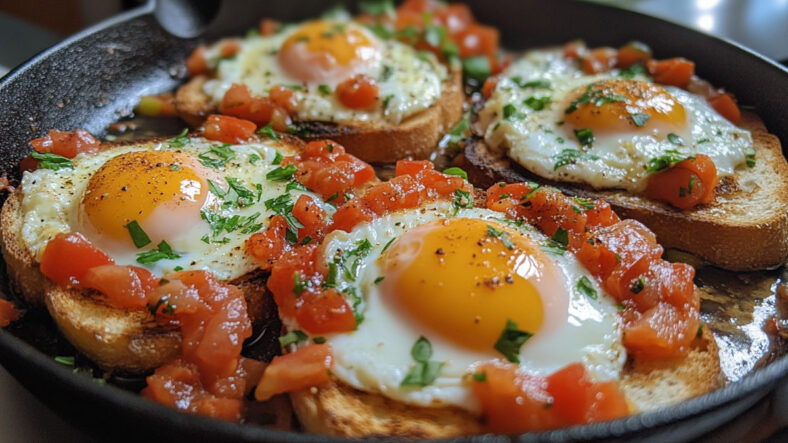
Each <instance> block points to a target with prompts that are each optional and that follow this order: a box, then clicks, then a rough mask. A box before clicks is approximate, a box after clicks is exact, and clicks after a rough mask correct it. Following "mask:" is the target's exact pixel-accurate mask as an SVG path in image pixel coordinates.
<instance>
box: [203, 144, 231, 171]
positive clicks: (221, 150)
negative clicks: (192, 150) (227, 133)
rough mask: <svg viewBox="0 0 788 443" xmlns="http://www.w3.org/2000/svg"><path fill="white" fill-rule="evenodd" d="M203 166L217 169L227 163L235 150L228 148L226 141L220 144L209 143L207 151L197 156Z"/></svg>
mask: <svg viewBox="0 0 788 443" xmlns="http://www.w3.org/2000/svg"><path fill="white" fill-rule="evenodd" d="M197 158H198V159H199V160H200V163H202V164H203V166H207V167H209V168H214V169H218V168H221V167H222V166H224V165H225V164H227V162H228V161H230V160H232V159H234V158H235V152H233V150H232V149H231V148H230V145H229V144H227V143H224V144H221V145H211V146H210V147H209V148H208V151H207V152H203V153H201V154H200V155H198V156H197Z"/></svg>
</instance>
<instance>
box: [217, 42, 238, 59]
mask: <svg viewBox="0 0 788 443" xmlns="http://www.w3.org/2000/svg"><path fill="white" fill-rule="evenodd" d="M240 50H241V42H239V41H238V39H229V40H225V41H224V42H222V44H221V46H220V47H219V57H222V58H229V57H233V56H235V54H238V52H239V51H240Z"/></svg>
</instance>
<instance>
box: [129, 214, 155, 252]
mask: <svg viewBox="0 0 788 443" xmlns="http://www.w3.org/2000/svg"><path fill="white" fill-rule="evenodd" d="M125 228H126V229H128V230H129V235H131V241H132V242H134V246H136V247H138V248H141V247H143V246H147V245H148V244H150V237H148V234H146V233H145V231H143V230H142V227H140V224H139V223H137V220H132V221H130V222H129V223H128V224H127V225H125Z"/></svg>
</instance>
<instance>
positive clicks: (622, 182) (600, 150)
mask: <svg viewBox="0 0 788 443" xmlns="http://www.w3.org/2000/svg"><path fill="white" fill-rule="evenodd" d="M478 130H479V132H480V133H482V134H483V135H484V138H485V141H486V142H487V144H488V145H489V146H491V147H493V148H499V149H504V150H506V151H507V152H508V155H509V156H510V157H511V158H512V159H514V160H515V161H517V162H518V163H519V164H521V165H522V166H524V167H525V168H526V169H528V170H529V171H531V172H533V173H535V174H537V175H539V176H541V177H544V178H548V179H552V180H558V181H568V182H577V183H585V184H588V185H591V186H592V187H594V188H597V189H602V188H622V189H626V190H628V191H630V192H633V193H639V192H642V191H643V190H644V188H645V186H646V182H647V178H648V175H649V174H648V165H649V160H651V159H654V158H658V157H661V156H665V155H668V154H670V153H675V155H676V156H679V157H689V156H693V155H695V154H705V155H708V156H709V157H711V159H712V161H713V162H714V164H715V166H716V167H717V172H718V175H719V176H726V175H731V174H733V173H734V170H735V169H736V168H737V167H739V166H742V165H744V164H745V163H746V156H747V154H749V153H752V152H753V143H752V136H751V134H750V133H749V131H746V130H743V129H740V128H738V127H736V126H735V125H733V124H731V123H730V122H728V121H727V120H726V119H725V118H724V117H722V116H721V115H719V114H718V113H717V112H716V111H714V110H713V109H712V108H711V107H710V106H709V105H708V104H707V102H706V99H705V98H704V97H701V96H697V95H694V94H691V93H689V92H687V91H685V90H683V89H681V88H676V87H672V86H664V85H658V84H655V83H652V82H651V80H650V78H648V77H647V76H645V75H644V74H637V73H627V72H623V73H622V72H621V71H618V70H613V71H611V72H608V73H604V74H599V75H588V74H585V73H584V72H583V71H582V70H581V69H580V68H578V67H577V64H576V63H575V61H574V60H570V59H566V58H564V57H563V54H562V52H561V51H560V50H536V51H531V52H528V53H526V54H525V55H524V56H523V57H522V58H520V59H519V60H517V61H516V62H514V63H513V64H512V65H511V66H510V67H509V68H508V69H507V70H506V71H504V73H503V74H502V75H501V77H500V79H499V81H498V83H497V85H496V87H495V90H494V91H493V93H492V94H491V96H490V98H489V99H488V100H487V102H486V103H485V105H484V108H483V110H482V111H481V112H480V113H479V126H478Z"/></svg>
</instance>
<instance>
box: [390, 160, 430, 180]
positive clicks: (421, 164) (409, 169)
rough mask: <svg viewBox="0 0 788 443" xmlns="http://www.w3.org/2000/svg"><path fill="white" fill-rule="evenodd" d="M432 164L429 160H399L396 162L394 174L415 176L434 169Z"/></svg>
mask: <svg viewBox="0 0 788 443" xmlns="http://www.w3.org/2000/svg"><path fill="white" fill-rule="evenodd" d="M434 168H435V167H434V166H433V164H432V162H431V161H429V160H400V161H398V162H397V165H396V168H395V172H394V174H395V175H397V176H400V175H413V176H415V175H416V174H418V173H419V172H421V171H426V170H431V169H434Z"/></svg>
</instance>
